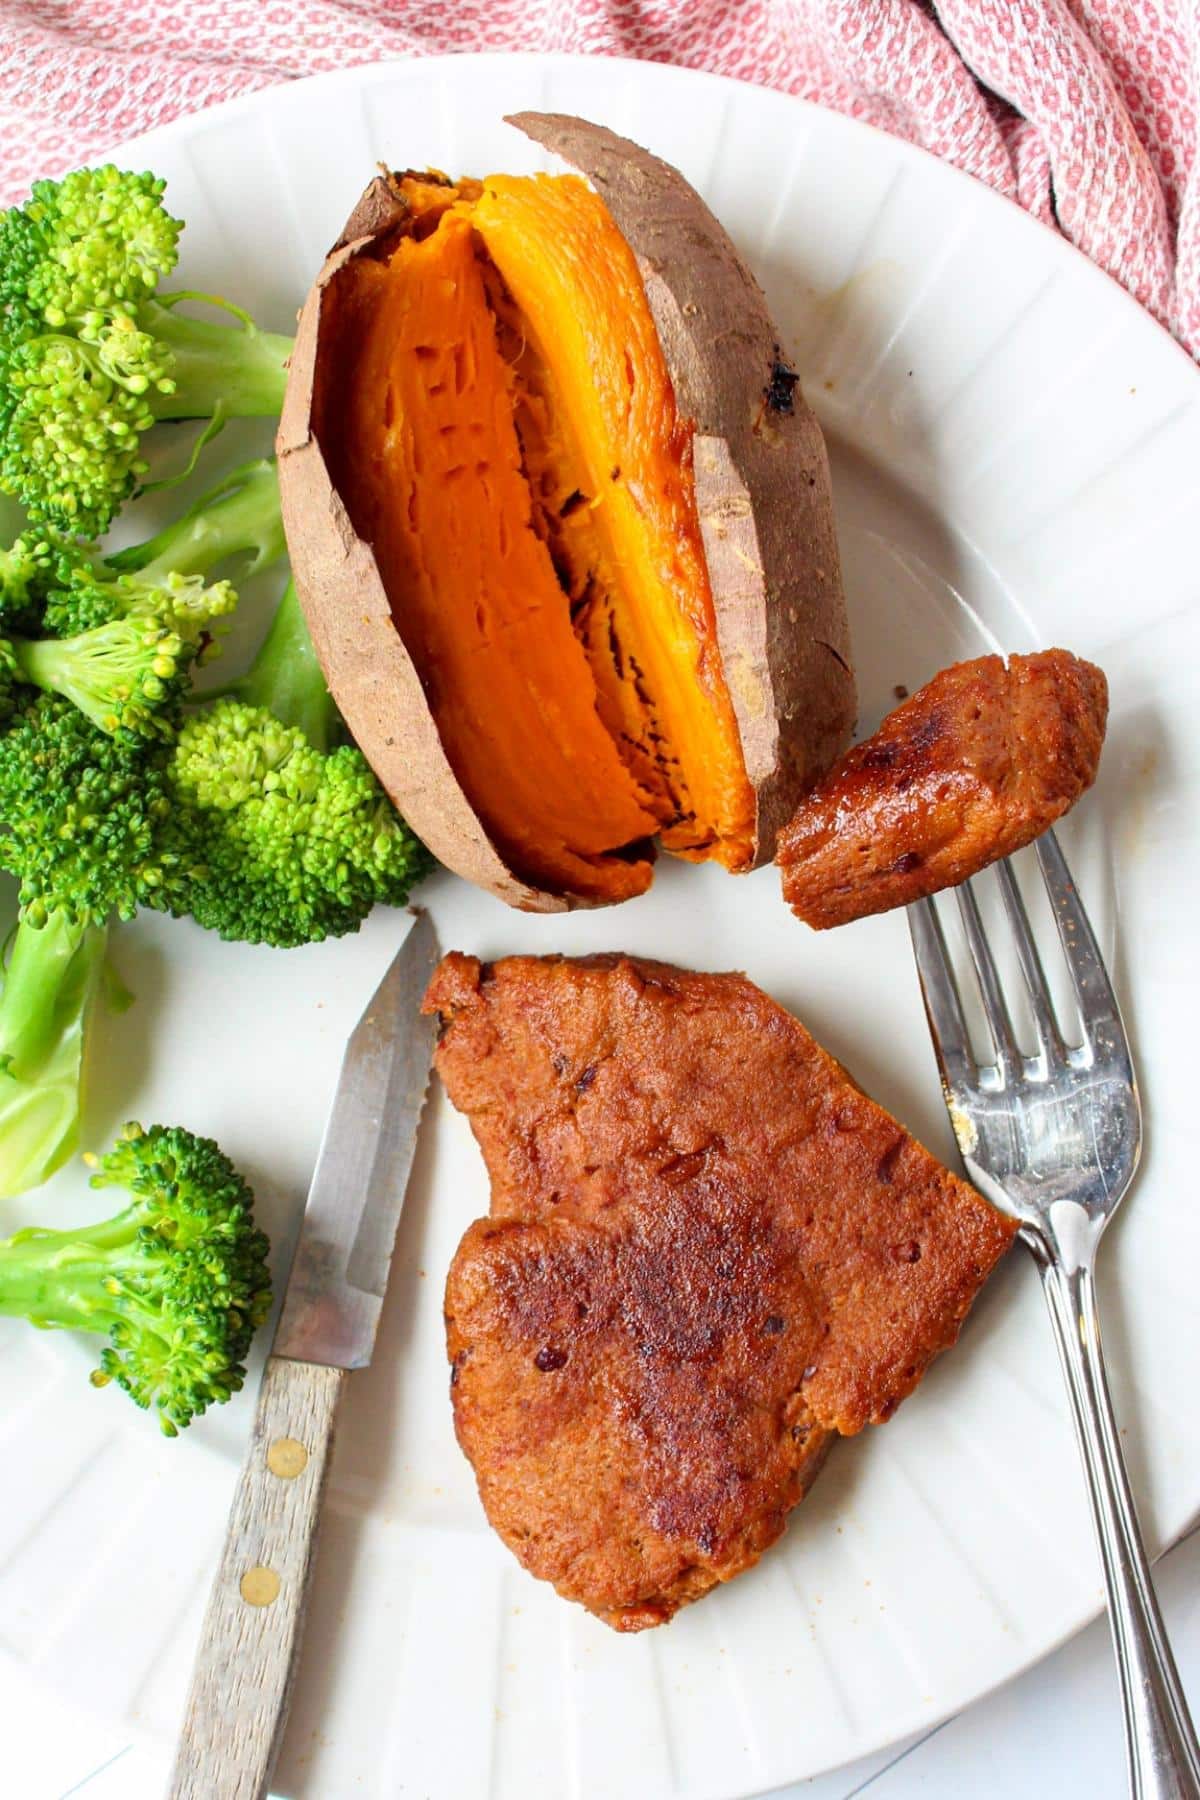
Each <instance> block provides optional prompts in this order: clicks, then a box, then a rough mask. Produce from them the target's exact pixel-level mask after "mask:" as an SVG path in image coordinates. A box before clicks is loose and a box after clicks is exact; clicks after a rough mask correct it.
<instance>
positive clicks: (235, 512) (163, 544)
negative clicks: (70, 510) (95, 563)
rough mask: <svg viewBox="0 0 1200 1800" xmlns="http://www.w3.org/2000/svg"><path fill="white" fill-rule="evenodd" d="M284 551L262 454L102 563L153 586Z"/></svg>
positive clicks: (274, 491)
mask: <svg viewBox="0 0 1200 1800" xmlns="http://www.w3.org/2000/svg"><path fill="white" fill-rule="evenodd" d="M221 329H222V330H224V331H226V332H228V330H229V327H228V326H224V327H221ZM286 553H287V541H286V539H285V538H284V535H283V519H282V516H281V514H280V511H279V482H278V480H277V478H276V473H275V462H274V459H273V458H272V457H269V456H263V457H258V458H257V459H256V460H255V461H254V462H248V463H243V464H242V466H241V467H240V468H238V469H234V470H233V471H232V473H231V474H229V475H227V476H226V477H225V479H224V480H223V481H222V482H220V483H219V484H218V485H217V486H216V487H214V488H210V489H209V491H208V492H207V493H206V494H202V495H201V496H200V498H199V500H197V502H196V504H195V505H194V506H192V507H189V508H188V510H187V512H185V513H184V514H183V515H182V517H181V518H178V519H174V520H172V522H171V523H170V524H169V525H167V526H165V527H164V528H163V530H162V531H159V532H156V534H155V535H154V536H153V537H152V538H147V539H146V541H145V543H142V544H134V545H132V546H131V547H130V548H129V549H127V550H118V551H117V552H116V553H115V554H114V555H112V556H109V557H106V558H105V563H104V566H105V568H108V569H114V570H116V572H117V573H118V574H120V575H132V574H136V575H140V576H141V577H142V578H143V579H144V581H145V582H146V584H147V585H148V586H154V585H156V584H159V583H162V582H165V581H166V580H167V579H168V577H169V576H170V575H172V574H175V575H201V576H207V575H209V574H211V573H212V571H213V570H214V569H215V568H217V567H218V565H219V564H221V563H223V562H224V561H225V560H226V559H227V558H229V557H234V556H244V557H248V558H249V568H248V570H247V573H251V574H257V573H258V572H259V571H260V570H261V569H267V568H270V567H271V565H272V564H273V563H277V562H278V561H279V560H280V559H281V557H283V556H284V555H286Z"/></svg>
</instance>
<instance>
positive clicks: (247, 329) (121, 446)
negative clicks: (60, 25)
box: [0, 167, 291, 537]
mask: <svg viewBox="0 0 1200 1800" xmlns="http://www.w3.org/2000/svg"><path fill="white" fill-rule="evenodd" d="M165 185H166V184H165V183H164V182H163V181H162V180H160V179H159V178H158V177H156V176H154V175H151V174H134V173H130V172H127V171H125V170H121V169H115V168H112V167H105V168H101V169H78V170H76V171H75V172H74V173H73V174H70V175H67V176H65V177H64V178H63V179H62V180H61V181H39V182H37V183H35V185H34V188H33V192H32V194H31V196H30V198H29V200H28V201H27V202H26V204H25V205H24V206H18V207H12V208H10V210H9V211H8V212H7V213H5V214H3V215H0V491H3V492H5V493H9V494H12V495H14V496H15V497H16V498H17V499H18V500H20V501H21V502H22V504H23V505H24V506H25V507H26V509H27V510H28V512H29V514H30V517H31V518H34V519H37V520H48V521H50V522H51V523H53V524H56V525H58V526H61V527H63V528H64V529H66V530H68V531H71V532H80V533H83V534H85V535H87V536H92V537H96V536H99V535H100V534H101V533H102V532H104V531H105V530H107V528H108V526H109V524H110V523H111V520H112V517H113V515H114V513H115V512H116V511H117V509H118V508H119V507H120V506H121V504H122V503H123V502H124V501H125V500H126V499H127V498H128V497H129V495H130V494H132V493H133V492H134V490H135V489H136V487H137V486H138V484H139V482H140V481H141V479H142V477H143V476H144V475H145V473H146V467H147V465H146V462H145V460H144V458H143V456H142V450H141V439H142V436H143V434H144V433H145V432H146V431H148V430H149V429H150V428H151V426H152V425H153V424H154V423H155V421H156V420H159V419H199V420H207V421H208V422H209V426H208V429H209V431H210V432H211V430H214V429H217V428H219V426H220V424H221V423H222V421H223V420H224V419H226V418H232V417H265V418H270V417H273V416H274V415H275V414H276V413H277V412H278V411H279V408H280V405H281V404H282V399H283V386H284V364H285V362H286V359H287V357H288V355H289V353H290V350H291V340H290V339H289V338H286V337H276V336H273V335H271V334H268V333H264V332H260V331H259V330H258V329H257V327H256V326H255V325H254V323H253V321H252V320H251V319H250V318H249V317H248V316H247V315H246V314H245V313H243V312H241V310H240V309H239V308H237V307H232V306H230V305H229V304H228V302H226V301H223V300H220V299H218V298H217V297H215V296H212V295H195V294H188V293H177V294H166V293H160V292H159V282H160V281H161V280H162V279H163V278H164V277H165V276H168V275H170V273H171V271H172V270H173V269H174V267H175V263H176V260H177V256H178V242H179V234H180V231H181V230H182V225H181V222H180V221H179V220H178V219H175V218H172V217H171V215H170V214H169V213H168V212H167V210H166V208H165V207H164V205H163V198H162V197H163V191H164V188H165ZM196 299H199V300H206V301H208V302H209V303H211V304H214V305H216V306H220V307H223V308H224V309H225V310H226V311H228V312H231V313H233V314H234V315H235V316H236V318H237V321H238V323H237V325H235V326H230V325H225V324H216V323H214V322H212V321H210V320H199V319H193V318H189V317H187V316H186V315H184V314H181V313H179V312H177V311H176V310H175V309H176V307H177V305H178V303H179V302H180V301H181V300H196Z"/></svg>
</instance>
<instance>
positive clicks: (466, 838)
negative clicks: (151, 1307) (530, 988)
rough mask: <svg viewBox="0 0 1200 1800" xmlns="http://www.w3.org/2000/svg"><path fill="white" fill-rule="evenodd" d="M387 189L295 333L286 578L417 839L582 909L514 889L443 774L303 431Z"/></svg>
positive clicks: (389, 220) (486, 879) (382, 185)
mask: <svg viewBox="0 0 1200 1800" xmlns="http://www.w3.org/2000/svg"><path fill="white" fill-rule="evenodd" d="M402 216H403V211H402V206H401V203H400V202H399V200H398V199H397V198H396V196H395V195H394V194H393V192H392V190H391V188H390V186H389V184H388V182H387V181H386V180H384V179H383V178H382V177H378V178H376V180H374V181H372V183H371V185H370V186H369V187H368V188H367V190H366V191H365V193H364V194H363V195H362V198H361V199H360V200H359V202H358V204H357V205H356V206H355V208H354V211H353V212H352V213H351V215H350V218H349V219H348V220H347V222H346V225H345V228H344V230H343V231H342V234H341V237H340V238H339V239H338V241H337V243H336V244H335V246H334V248H333V249H332V250H331V252H330V254H329V256H328V257H327V258H326V260H325V264H324V266H323V268H322V269H321V272H320V274H319V275H318V276H317V279H316V282H315V283H314V285H313V288H312V290H311V292H310V293H309V296H308V298H307V300H306V301H305V303H304V307H303V309H302V311H301V314H300V320H299V324H298V327H297V332H296V341H295V347H294V349H293V351H292V357H291V363H290V368H289V374H288V385H287V393H286V396H285V398H284V404H283V410H282V413H281V416H280V421H279V431H278V435H277V438H276V445H275V448H276V453H277V455H278V458H279V492H280V500H281V503H282V509H283V522H284V528H285V530H286V533H287V540H288V544H289V547H290V549H291V553H292V570H293V574H294V577H295V581H296V588H297V591H298V593H299V595H300V601H301V604H302V606H303V608H304V616H305V619H306V621H307V623H308V629H309V632H310V634H311V636H312V640H313V646H314V648H315V650H316V652H317V657H318V659H319V661H320V664H321V667H322V669H323V670H324V673H325V679H326V681H327V682H328V684H329V689H330V692H331V693H332V694H333V695H334V697H335V699H336V700H337V703H338V705H339V707H340V708H341V711H342V714H343V716H344V717H345V719H346V722H347V724H348V725H349V727H350V729H351V731H352V732H353V734H354V737H355V739H356V741H357V742H358V744H359V746H360V747H361V749H362V751H363V753H364V755H365V756H366V757H367V759H368V761H369V762H370V764H371V766H372V768H373V769H374V770H375V773H376V774H377V775H378V777H379V779H380V781H381V782H382V783H383V785H384V787H385V788H386V789H387V791H388V794H389V795H390V796H391V798H392V800H393V801H394V802H395V804H396V806H397V807H398V809H399V810H400V812H401V813H402V814H403V815H404V817H405V818H406V819H407V821H408V823H409V824H410V825H411V826H412V828H413V830H414V831H415V832H416V833H417V834H418V836H419V837H420V838H421V839H422V840H423V841H424V842H425V843H426V844H428V846H429V848H430V849H431V850H432V851H433V853H434V855H435V856H436V857H437V858H438V859H439V861H440V862H442V863H444V864H445V865H446V867H447V868H448V869H452V870H453V871H454V873H455V874H457V875H461V876H462V877H463V878H464V879H465V880H467V881H471V882H474V883H475V884H476V885H477V886H478V887H481V888H483V889H484V890H485V891H486V892H488V893H490V894H494V895H495V896H496V897H497V898H498V899H500V900H504V901H506V902H507V903H508V905H510V906H515V907H519V908H520V909H521V910H522V911H526V912H563V911H566V910H567V909H568V908H570V907H571V906H574V905H579V904H584V903H583V902H579V901H576V900H574V899H572V898H571V897H570V896H567V895H562V894H552V893H547V892H545V891H543V890H542V889H540V888H536V887H533V886H531V885H530V884H529V883H528V882H525V881H522V880H521V879H520V878H519V877H518V876H517V875H515V874H514V873H513V871H512V870H511V869H510V868H509V867H508V866H507V865H506V864H505V862H504V861H503V860H502V859H501V857H500V856H499V854H498V853H497V851H496V850H495V848H494V847H493V845H492V844H491V842H490V840H489V838H488V836H487V833H486V832H485V830H484V829H483V826H482V825H481V823H480V821H479V819H478V818H477V817H476V815H475V812H474V810H473V808H472V806H471V804H470V802H469V800H468V799H467V796H466V794H465V793H464V792H463V790H462V788H461V786H460V785H459V782H458V778H457V776H456V775H455V773H454V770H453V769H452V768H451V766H450V763H449V760H448V758H447V756H446V752H445V750H444V749H443V747H442V741H441V737H440V735H439V733H438V728H437V725H436V723H435V721H434V718H433V714H432V712H431V711H430V708H429V703H428V701H427V700H426V697H425V693H424V690H423V688H422V686H421V682H420V679H419V677H418V675H417V671H416V668H415V667H414V665H413V661H412V658H411V657H410V656H409V653H408V651H407V650H406V648H405V646H404V643H403V640H402V639H401V637H400V634H399V632H398V631H397V630H396V627H395V625H394V623H393V620H392V611H391V607H390V605H389V602H388V597H387V592H386V590H385V588H384V585H383V580H382V577H381V576H380V572H379V567H378V564H377V563H376V561H375V557H374V555H373V553H372V550H371V547H370V545H369V544H366V543H364V542H363V541H362V540H361V539H360V538H359V537H358V536H357V535H356V533H355V530H354V527H353V525H352V524H351V521H350V517H349V514H348V513H347V511H346V508H345V506H344V505H343V503H342V501H341V499H340V497H339V496H338V494H337V492H336V491H335V489H334V485H333V482H332V480H331V478H330V474H329V469H328V466H327V464H326V462H325V458H324V455H323V454H322V450H321V446H320V444H319V443H318V441H317V438H316V436H315V433H314V431H313V412H314V401H315V397H316V385H317V381H318V349H319V340H320V336H321V329H322V323H323V313H324V309H325V307H326V305H327V303H328V301H329V297H330V292H331V287H330V284H331V282H332V281H333V278H334V276H335V275H336V274H337V272H338V270H339V269H341V268H342V267H343V266H344V265H345V264H346V263H347V262H348V261H349V260H350V259H351V258H352V257H355V256H359V255H362V254H364V253H369V251H370V249H371V246H372V245H373V244H374V242H375V240H376V239H377V238H378V237H379V236H380V235H381V234H382V233H386V232H387V231H388V230H390V229H391V228H392V227H394V226H396V225H398V224H399V222H400V220H401V218H402Z"/></svg>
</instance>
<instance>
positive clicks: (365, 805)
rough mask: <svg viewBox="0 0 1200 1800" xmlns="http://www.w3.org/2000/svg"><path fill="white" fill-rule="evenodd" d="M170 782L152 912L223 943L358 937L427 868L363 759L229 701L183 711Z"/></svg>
mask: <svg viewBox="0 0 1200 1800" xmlns="http://www.w3.org/2000/svg"><path fill="white" fill-rule="evenodd" d="M167 781H168V788H169V792H170V796H171V802H172V810H171V813H170V817H169V820H168V822H167V824H166V825H165V827H164V831H163V838H162V841H163V844H164V846H168V847H169V848H170V850H171V851H172V868H173V871H174V872H175V878H174V879H173V880H172V881H171V882H170V883H164V884H161V885H160V886H158V887H157V888H156V889H155V890H153V891H152V892H151V893H150V894H149V903H150V904H151V905H153V906H157V907H161V908H163V909H165V910H167V911H171V912H175V913H178V912H181V911H182V912H187V913H190V914H191V916H192V917H193V918H194V919H196V920H198V921H199V923H200V924H201V925H205V926H207V927H209V928H210V929H211V930H213V931H217V932H219V933H220V935H221V936H222V937H224V938H234V939H238V940H240V941H242V942H247V943H267V944H274V945H276V946H278V947H284V946H290V945H295V944H303V943H309V942H314V941H316V940H318V939H320V938H325V937H337V936H340V935H342V934H344V933H346V932H350V931H356V930H357V929H358V927H359V926H360V925H361V923H362V921H363V919H364V918H365V917H366V915H367V913H368V912H370V910H371V908H372V907H373V906H374V905H376V904H377V903H379V902H382V903H383V904H385V905H393V906H399V905H402V904H403V903H404V901H405V900H407V898H408V895H409V892H410V890H411V888H412V887H413V885H414V884H415V882H417V881H418V880H420V878H421V877H422V876H423V875H424V874H426V873H427V872H428V869H429V867H430V858H429V856H428V853H427V851H426V850H425V848H424V846H423V845H422V844H421V843H420V842H419V840H418V839H417V838H415V837H414V836H413V834H412V832H410V831H409V829H408V827H407V826H406V825H405V824H404V822H403V820H402V819H401V818H400V817H399V815H398V814H397V813H396V812H395V811H394V809H393V808H392V806H391V804H390V802H389V801H388V799H387V796H386V795H385V794H384V793H383V790H382V789H381V788H380V786H379V783H378V781H377V780H376V778H375V776H374V774H373V773H372V771H371V768H370V766H369V764H368V763H367V761H366V758H365V757H364V756H363V755H362V752H361V751H359V750H357V749H354V748H353V747H352V746H350V745H340V746H339V747H337V748H336V749H334V750H331V751H329V752H328V753H322V752H321V751H320V750H317V749H314V748H313V746H312V744H310V743H309V741H308V740H307V738H306V737H305V735H304V733H303V731H301V730H299V729H298V728H296V727H295V726H289V725H284V724H282V723H281V722H280V720H279V719H278V718H277V717H276V716H275V714H274V713H273V712H269V711H267V710H266V709H265V708H264V707H261V706H248V705H246V704H245V703H244V702H242V701H240V700H237V699H233V698H225V699H218V700H215V701H213V702H212V703H211V704H210V705H208V706H205V707H202V708H201V709H200V710H199V711H197V712H195V713H193V714H191V715H190V716H189V717H188V718H187V719H186V720H185V722H184V725H183V728H182V730H181V731H180V733H179V737H178V739H177V742H176V745H175V750H174V754H173V755H172V756H171V758H170V761H169V763H168V767H167ZM189 868H190V869H192V870H193V871H195V873H194V875H193V876H192V877H191V878H190V879H188V878H186V877H185V876H184V875H183V873H182V872H183V871H184V870H186V869H189Z"/></svg>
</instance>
